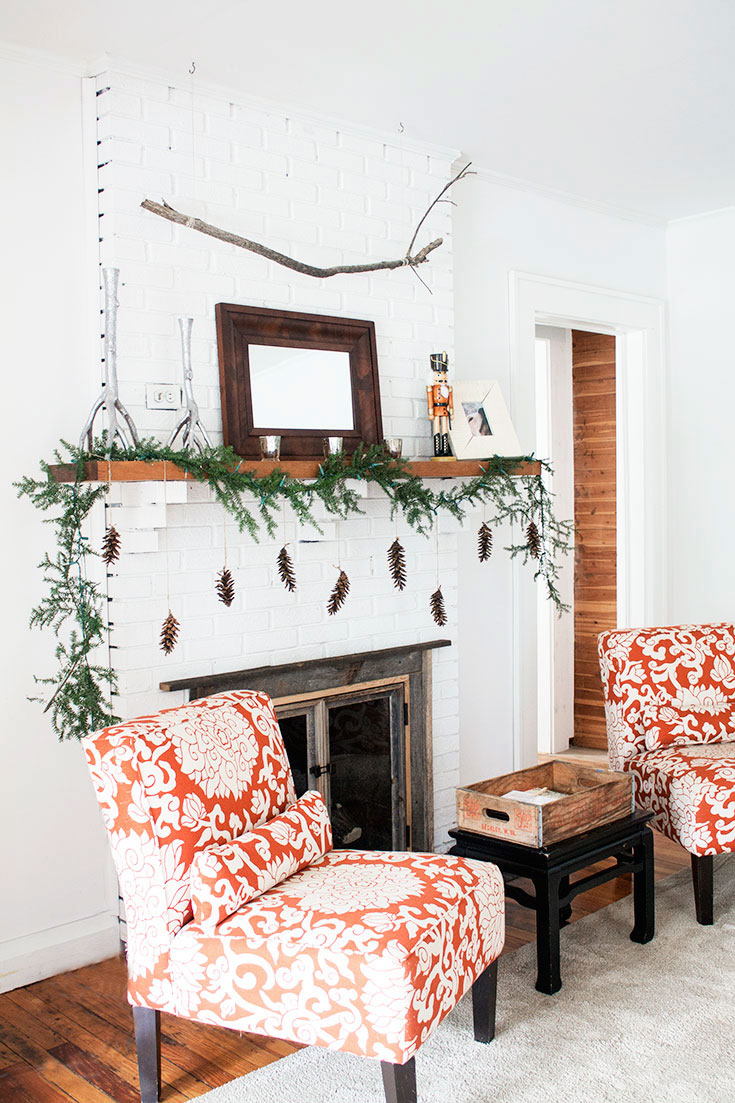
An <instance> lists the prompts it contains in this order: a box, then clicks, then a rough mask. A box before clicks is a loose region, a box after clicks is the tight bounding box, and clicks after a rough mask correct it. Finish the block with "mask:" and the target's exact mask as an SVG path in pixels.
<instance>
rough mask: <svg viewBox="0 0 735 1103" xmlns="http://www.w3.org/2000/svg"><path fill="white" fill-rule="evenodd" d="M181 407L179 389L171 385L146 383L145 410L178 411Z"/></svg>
mask: <svg viewBox="0 0 735 1103" xmlns="http://www.w3.org/2000/svg"><path fill="white" fill-rule="evenodd" d="M181 406H182V397H181V387H177V386H176V385H175V384H173V383H146V385H145V407H146V410H179V409H181Z"/></svg>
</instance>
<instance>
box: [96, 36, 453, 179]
mask: <svg viewBox="0 0 735 1103" xmlns="http://www.w3.org/2000/svg"><path fill="white" fill-rule="evenodd" d="M108 72H112V73H115V72H118V73H120V74H121V75H122V76H130V77H138V78H140V79H141V80H150V81H154V82H156V83H159V84H161V83H165V84H167V85H170V86H171V87H173V88H178V89H185V90H187V91H188V90H189V88H188V85H187V78H185V77H182V75H181V73H177V74H175V75H174V74H173V73H171V72H170V71H166V70H164V69H154V68H149V67H147V66H144V65H139V64H137V63H136V62H134V61H130V60H129V59H128V58H125V57H121V56H118V55H116V54H105V55H104V56H103V57H101V58H99V59H97V60H96V61H95V62H93V63H90V64H89V65H88V66H87V67H86V69H85V74H86V75H87V76H93V77H101V76H103V75H104V74H105V73H108ZM197 93H198V94H200V95H203V96H211V97H212V98H213V99H219V100H225V101H226V102H227V103H236V104H238V105H239V106H241V107H251V108H253V110H257V111H264V112H267V113H268V114H271V115H284V116H287V117H288V118H289V119H296V120H298V121H300V122H303V123H307V124H309V123H311V124H312V125H313V126H320V127H326V128H328V129H330V130H338V131H341V132H342V133H345V134H351V135H353V136H355V137H359V138H366V139H372V140H373V141H378V142H382V143H383V144H384V145H389V146H393V147H394V148H396V149H400V150H405V151H406V152H407V153H420V154H424V155H426V156H429V157H436V158H437V159H439V160H443V161H448V162H449V163H451V162H453V161H456V159H457V158H458V157H459V150H458V149H456V148H454V147H451V146H443V145H439V144H437V143H436V142H428V141H419V140H417V139H415V138H410V137H407V136H406V135H405V134H403V135H399V134H397V133H393V132H391V131H388V130H380V129H379V128H376V127H371V126H366V125H363V124H362V123H356V122H350V121H349V120H347V119H344V118H341V117H340V116H338V115H327V114H323V113H322V112H319V111H309V110H306V109H304V108H296V109H294V106H293V104H287V103H284V102H283V101H280V100H272V99H267V98H266V97H264V96H256V95H253V94H252V93H249V92H244V91H243V90H242V89H238V88H233V87H231V86H228V85H224V84H218V83H217V82H214V81H205V80H200V79H199V77H197V78H196V84H195V90H194V94H195V95H196V94H197Z"/></svg>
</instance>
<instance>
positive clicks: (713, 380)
mask: <svg viewBox="0 0 735 1103" xmlns="http://www.w3.org/2000/svg"><path fill="white" fill-rule="evenodd" d="M667 238H668V272H669V294H670V305H669V309H670V333H671V347H670V389H669V396H668V398H669V400H668V417H669V425H670V431H669V441H670V448H669V454H668V465H669V488H670V492H669V541H668V542H669V549H670V552H669V555H670V585H669V610H670V618H671V621H672V623H681V622H684V623H686V622H702V621H704V622H707V621H721V620H730V621H732V620H735V583H734V582H733V547H735V520H734V519H733V508H732V468H733V460H732V453H733V417H734V416H735V415H734V413H733V411H735V354H734V353H733V325H732V315H733V302H735V208H734V207H731V208H729V209H727V210H725V211H720V212H716V213H714V214H710V215H706V216H703V217H701V218H693V219H687V220H685V221H682V222H676V223H672V224H671V225H670V226H669V229H668V233H667Z"/></svg>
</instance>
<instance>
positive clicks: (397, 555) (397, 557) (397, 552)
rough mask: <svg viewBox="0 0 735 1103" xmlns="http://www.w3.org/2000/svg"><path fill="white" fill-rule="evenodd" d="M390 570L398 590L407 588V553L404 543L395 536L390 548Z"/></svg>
mask: <svg viewBox="0 0 735 1103" xmlns="http://www.w3.org/2000/svg"><path fill="white" fill-rule="evenodd" d="M388 570H389V571H390V576H391V578H392V579H393V585H394V586H395V588H396V589H397V590H405V588H406V553H405V551H404V550H403V545H402V544H401V543H400V542H399V540H398V537H396V538H395V540H394V541H393V543H392V544H391V546H390V547H389V548H388Z"/></svg>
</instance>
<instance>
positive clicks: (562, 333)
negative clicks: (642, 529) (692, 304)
mask: <svg viewBox="0 0 735 1103" xmlns="http://www.w3.org/2000/svg"><path fill="white" fill-rule="evenodd" d="M616 403H617V394H616V339H615V335H614V334H613V333H599V332H592V331H589V330H579V329H571V328H561V327H556V326H537V328H536V411H537V426H536V437H537V449H538V451H539V454H541V455H548V456H551V457H552V460H553V466H554V476H553V486H552V487H550V489H551V490H552V491H553V493H554V494H555V495H556V504H557V511H558V513H559V515H560V516H565V517H571V516H573V517H574V521H575V526H576V532H575V540H574V556H573V561H572V560H570V561H569V563H568V564H567V565H566V566H565V568H564V571H563V578H562V594H563V598H564V600H565V601H566V602H567V604H569V605H570V606H571V607H572V611H571V614H570V615H568V616H565V617H563V618H562V619H561V620H558V619H557V618H556V617H555V616H554V615H553V612H552V610H551V609H550V608H549V607H548V602H545V601H544V598H543V595H542V594H539V600H538V624H539V634H538V657H537V674H538V694H537V716H538V731H539V742H538V749H539V751H541V752H544V753H555V752H559V751H561V750H566V749H567V747H569V746H574V747H575V748H577V747H585V748H590V749H594V750H605V749H606V747H607V735H606V726H605V710H604V704H603V697H602V686H601V683H600V672H599V665H598V660H597V637H598V635H599V633H600V632H603V631H605V630H606V629H608V628H615V627H617V625H618V518H617V464H618V448H617V427H616Z"/></svg>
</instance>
